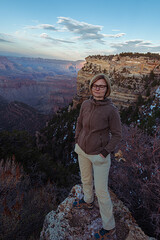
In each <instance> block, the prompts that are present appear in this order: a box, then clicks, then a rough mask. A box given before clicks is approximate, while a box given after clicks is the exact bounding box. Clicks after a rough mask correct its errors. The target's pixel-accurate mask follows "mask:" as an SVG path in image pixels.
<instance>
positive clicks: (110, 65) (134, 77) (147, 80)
mask: <svg viewBox="0 0 160 240" xmlns="http://www.w3.org/2000/svg"><path fill="white" fill-rule="evenodd" d="M85 60H86V63H85V64H84V66H83V67H82V68H81V70H80V71H79V72H78V76H77V96H76V97H75V98H74V99H73V106H76V105H77V104H78V103H81V102H82V101H83V100H85V99H87V98H88V96H89V95H90V92H89V81H90V79H91V78H92V77H93V76H94V75H95V74H97V73H105V74H108V75H109V77H110V80H111V86H112V93H111V96H110V97H111V98H112V100H113V102H114V103H115V105H117V106H118V107H119V108H120V107H128V106H130V105H133V104H134V103H136V102H137V99H138V96H139V95H141V96H142V97H143V98H144V99H146V98H147V91H148V87H149V86H151V93H153V92H155V90H156V87H157V85H158V84H156V83H155V82H156V81H159V79H160V56H159V55H158V54H156V56H154V54H153V55H152V54H150V55H147V54H142V55H141V54H138V55H136V54H128V56H127V55H126V54H119V55H115V56H111V55H110V56H100V55H96V56H88V57H86V59H85Z"/></svg>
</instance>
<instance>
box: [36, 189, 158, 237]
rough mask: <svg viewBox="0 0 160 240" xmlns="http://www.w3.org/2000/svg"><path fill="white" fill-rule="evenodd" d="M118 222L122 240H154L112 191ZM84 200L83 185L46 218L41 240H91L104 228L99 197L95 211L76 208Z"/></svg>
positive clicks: (117, 225)
mask: <svg viewBox="0 0 160 240" xmlns="http://www.w3.org/2000/svg"><path fill="white" fill-rule="evenodd" d="M110 194H111V198H112V202H113V207H114V215H115V219H116V228H117V239H118V240H151V239H152V240H153V238H150V237H148V236H146V235H145V234H144V232H143V231H142V230H141V229H140V228H139V227H138V225H137V224H136V222H135V220H134V219H133V217H132V215H131V213H130V212H129V210H128V208H126V207H125V206H124V205H123V203H122V202H121V201H120V200H118V199H117V197H116V196H115V194H114V193H113V192H111V191H110ZM81 197H82V188H81V185H76V186H74V187H73V188H72V190H71V192H70V194H69V196H68V198H66V199H65V200H64V201H63V202H62V203H61V204H60V205H59V206H58V208H57V210H56V211H51V212H50V213H49V214H48V215H47V216H46V218H45V221H44V224H43V230H42V232H41V235H40V240H90V239H94V237H93V236H94V232H95V231H96V230H98V229H99V228H101V227H102V225H101V218H100V215H99V209H98V203H97V199H96V198H95V207H94V208H93V210H84V209H80V210H78V209H74V208H73V207H72V204H73V201H74V200H75V198H81Z"/></svg>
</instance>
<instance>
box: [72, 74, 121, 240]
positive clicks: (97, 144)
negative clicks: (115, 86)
mask: <svg viewBox="0 0 160 240" xmlns="http://www.w3.org/2000/svg"><path fill="white" fill-rule="evenodd" d="M89 87H90V91H91V93H92V96H91V98H90V99H88V100H86V101H84V102H83V103H82V106H81V109H80V114H79V117H78V119H77V125H76V134H75V141H76V146H75V152H76V153H77V154H78V161H79V167H80V173H81V181H82V185H83V192H84V198H83V199H81V200H79V201H75V202H74V203H73V206H74V207H76V208H88V209H92V208H93V206H94V205H93V201H94V194H93V176H94V185H95V192H96V195H97V198H98V204H99V209H100V215H101V218H102V225H103V228H102V229H101V230H100V231H99V232H97V233H96V234H95V235H94V236H95V239H110V237H112V239H116V233H115V220H114V216H113V206H112V202H111V198H110V195H109V192H108V175H109V169H110V164H111V160H110V153H111V152H112V151H114V149H115V147H116V145H117V143H118V142H119V141H120V139H121V121H120V117H119V113H118V110H117V108H116V107H115V106H114V105H113V103H112V101H111V100H110V99H109V98H108V96H109V95H110V93H111V86H110V81H109V78H108V76H107V75H104V74H102V73H100V74H98V75H96V76H94V77H93V78H92V79H91V81H90V85H89Z"/></svg>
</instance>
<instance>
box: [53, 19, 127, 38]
mask: <svg viewBox="0 0 160 240" xmlns="http://www.w3.org/2000/svg"><path fill="white" fill-rule="evenodd" d="M57 23H58V24H59V25H61V26H62V27H63V30H64V31H69V32H72V33H74V34H75V35H78V36H77V37H76V39H78V40H96V41H98V42H99V43H104V42H105V41H104V38H105V37H109V38H119V37H122V36H123V35H125V33H119V34H115V35H114V34H102V33H100V32H101V31H102V28H103V27H102V26H99V25H92V24H89V23H85V22H79V21H77V20H74V19H72V18H67V17H58V22H57Z"/></svg>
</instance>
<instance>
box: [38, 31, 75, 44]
mask: <svg viewBox="0 0 160 240" xmlns="http://www.w3.org/2000/svg"><path fill="white" fill-rule="evenodd" d="M40 37H41V38H45V39H48V40H51V41H53V42H55V43H74V42H72V41H68V40H64V39H58V38H53V37H50V36H49V35H48V34H47V33H42V34H41V35H40Z"/></svg>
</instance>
